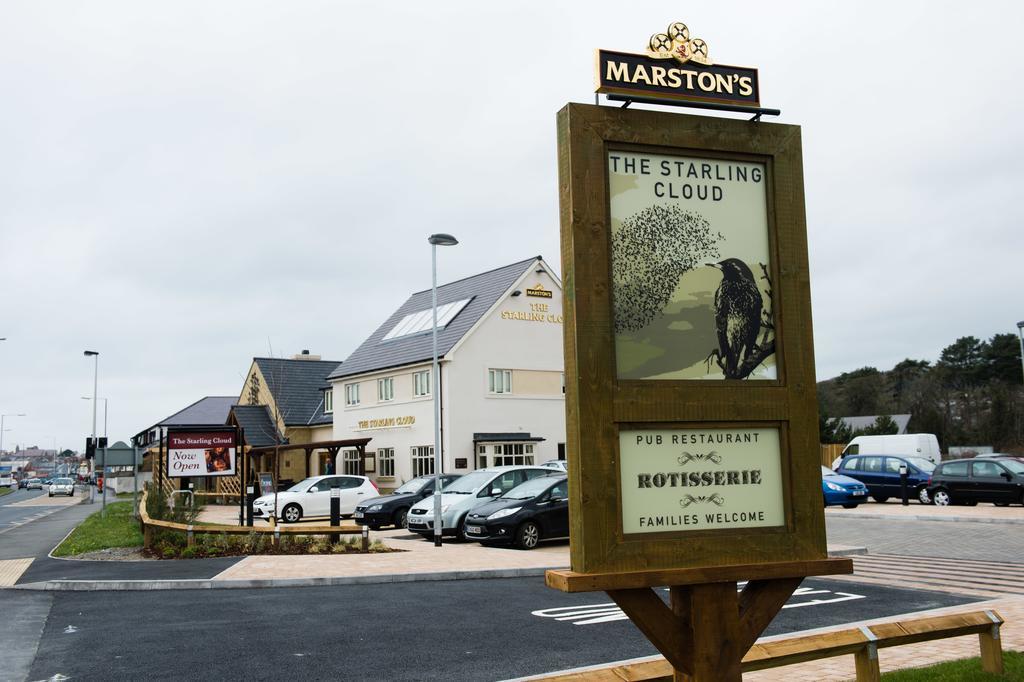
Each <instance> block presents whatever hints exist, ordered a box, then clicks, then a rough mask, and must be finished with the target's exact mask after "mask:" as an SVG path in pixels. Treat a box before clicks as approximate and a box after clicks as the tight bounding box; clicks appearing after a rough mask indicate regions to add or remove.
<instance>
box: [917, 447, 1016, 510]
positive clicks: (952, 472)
mask: <svg viewBox="0 0 1024 682" xmlns="http://www.w3.org/2000/svg"><path fill="white" fill-rule="evenodd" d="M928 493H929V495H931V498H932V500H933V501H934V503H935V504H936V505H938V506H940V507H945V506H946V505H949V504H977V503H978V502H992V503H993V504H995V505H996V506H997V507H1005V506H1007V505H1010V504H1024V462H1021V461H1020V460H1018V459H1016V458H1013V457H985V458H981V459H961V460H955V461H952V462H943V463H942V464H940V465H939V466H937V467H935V471H933V472H932V479H931V484H930V485H929V487H928Z"/></svg>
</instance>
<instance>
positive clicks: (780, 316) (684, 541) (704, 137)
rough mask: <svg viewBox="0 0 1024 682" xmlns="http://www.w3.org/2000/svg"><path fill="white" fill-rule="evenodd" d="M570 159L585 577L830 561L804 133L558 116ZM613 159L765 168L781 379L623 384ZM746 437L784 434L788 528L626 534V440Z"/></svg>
mask: <svg viewBox="0 0 1024 682" xmlns="http://www.w3.org/2000/svg"><path fill="white" fill-rule="evenodd" d="M558 145H559V193H560V210H561V233H562V237H561V238H562V273H563V281H564V282H565V287H564V296H565V302H564V314H565V319H564V332H565V377H566V410H567V415H566V416H567V424H566V426H567V450H568V460H569V466H568V468H569V478H570V493H571V494H570V519H571V540H570V558H571V567H572V572H573V573H577V574H581V573H582V574H607V573H619V572H635V571H657V570H661V569H697V568H702V567H713V566H751V565H756V564H762V563H772V562H784V561H789V562H810V561H817V560H823V559H825V558H826V556H827V551H826V544H825V522H824V510H823V505H822V502H821V499H822V498H821V488H820V486H821V483H820V480H821V479H820V473H819V470H818V467H819V466H820V464H819V456H818V448H819V446H818V409H817V400H816V394H815V375H814V348H813V340H812V329H811V305H810V277H809V273H808V265H807V237H806V219H805V214H804V192H803V166H802V159H801V153H802V152H801V141H800V128H799V127H798V126H794V125H782V124H774V123H762V122H749V121H741V120H734V119H723V118H711V117H703V116H692V115H684V114H676V113H664V112H656V111H642V110H628V109H620V108H611V107H600V106H593V105H583V104H569V105H567V106H566V107H565V108H563V109H562V110H561V111H560V112H559V113H558ZM610 150H622V151H626V152H628V151H635V152H647V153H652V154H671V155H678V156H688V157H694V156H699V157H713V158H720V159H723V160H735V161H738V162H757V163H762V164H764V168H765V175H766V182H765V188H766V193H767V197H766V200H767V215H768V233H769V249H770V251H769V254H770V261H771V272H770V274H771V285H772V291H773V295H772V299H773V314H774V323H775V354H776V367H777V378H775V379H772V380H757V381H752V380H730V379H723V380H717V381H699V380H697V381H695V380H620V379H619V378H617V372H616V357H615V337H614V330H613V313H612V311H613V301H612V283H611V247H610V243H611V236H610V234H611V229H610V226H611V217H610V208H609V206H610V203H609V199H610V190H609V180H608V153H609V151H610ZM743 425H745V426H765V427H769V428H777V429H778V430H779V436H780V442H781V465H782V479H783V495H784V500H785V508H784V523H782V524H781V525H779V526H777V527H772V528H735V529H727V530H694V531H673V532H668V533H657V534H641V535H638V534H628V535H627V534H625V533H623V530H622V513H621V509H622V506H621V504H622V503H621V499H622V498H621V490H620V481H621V476H620V468H619V464H620V463H619V440H618V438H619V436H618V433H619V431H620V429H623V428H626V429H653V428H661V429H665V428H705V427H707V428H725V427H737V426H743ZM837 572H838V571H837ZM804 575H806V573H804ZM748 577H750V578H755V577H757V576H755V575H750V576H748ZM661 584H671V583H661Z"/></svg>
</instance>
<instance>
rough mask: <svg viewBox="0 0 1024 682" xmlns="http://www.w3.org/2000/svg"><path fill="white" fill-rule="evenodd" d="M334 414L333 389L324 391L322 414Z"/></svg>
mask: <svg viewBox="0 0 1024 682" xmlns="http://www.w3.org/2000/svg"><path fill="white" fill-rule="evenodd" d="M332 412H334V389H333V388H328V389H327V390H326V391H324V414H331V413H332Z"/></svg>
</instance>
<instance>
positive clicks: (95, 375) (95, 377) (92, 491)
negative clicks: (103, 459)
mask: <svg viewBox="0 0 1024 682" xmlns="http://www.w3.org/2000/svg"><path fill="white" fill-rule="evenodd" d="M83 354H84V355H85V357H92V358H93V371H92V443H93V448H95V447H96V392H97V388H98V386H99V377H100V354H99V352H98V351H94V350H87V351H85V352H84V353H83ZM95 457H96V455H95V450H94V451H93V458H94V459H95ZM92 470H93V473H95V472H96V467H95V466H93V467H92ZM103 473H104V474H105V473H106V471H104V472H103ZM104 490H106V488H104ZM95 495H96V488H95V487H92V486H90V487H89V504H92V503H93V502H94V501H95ZM106 500H107V496H106V495H104V496H103V501H104V503H105V502H106Z"/></svg>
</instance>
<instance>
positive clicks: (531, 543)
mask: <svg viewBox="0 0 1024 682" xmlns="http://www.w3.org/2000/svg"><path fill="white" fill-rule="evenodd" d="M539 542H540V528H539V527H538V526H537V524H536V523H534V522H533V521H527V522H526V523H524V524H523V525H521V526H519V528H518V529H517V530H516V547H518V548H519V549H533V548H534V547H536V546H537V544H538V543H539Z"/></svg>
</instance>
